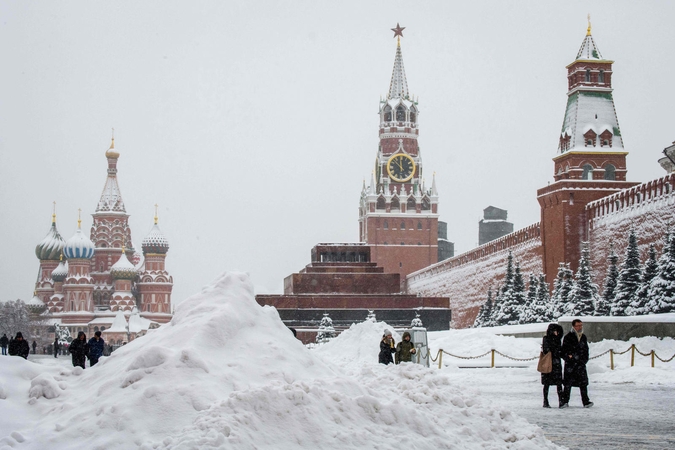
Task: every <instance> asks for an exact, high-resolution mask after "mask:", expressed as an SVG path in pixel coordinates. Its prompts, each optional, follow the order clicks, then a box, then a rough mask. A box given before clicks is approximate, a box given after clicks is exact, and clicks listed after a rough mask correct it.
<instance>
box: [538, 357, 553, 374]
mask: <svg viewBox="0 0 675 450" xmlns="http://www.w3.org/2000/svg"><path fill="white" fill-rule="evenodd" d="M552 371H553V355H551V352H548V353H544V352H539V363H538V364H537V372H541V373H551V372H552Z"/></svg>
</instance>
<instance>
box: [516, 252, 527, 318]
mask: <svg viewBox="0 0 675 450" xmlns="http://www.w3.org/2000/svg"><path fill="white" fill-rule="evenodd" d="M513 299H514V301H515V302H516V305H517V308H518V322H519V323H524V322H523V321H522V320H523V315H524V314H525V311H526V309H527V291H526V290H525V280H523V273H522V272H521V271H520V262H516V269H515V271H514V274H513Z"/></svg>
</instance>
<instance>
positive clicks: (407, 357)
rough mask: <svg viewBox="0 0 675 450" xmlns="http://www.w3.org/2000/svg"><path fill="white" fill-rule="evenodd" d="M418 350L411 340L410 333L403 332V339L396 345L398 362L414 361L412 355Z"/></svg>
mask: <svg viewBox="0 0 675 450" xmlns="http://www.w3.org/2000/svg"><path fill="white" fill-rule="evenodd" d="M416 352H417V350H416V349H415V344H413V343H412V342H410V333H409V332H407V331H406V332H405V333H403V340H402V341H401V342H399V343H398V345H397V346H396V355H395V356H396V364H399V363H402V362H410V361H412V355H414V354H415V353H416Z"/></svg>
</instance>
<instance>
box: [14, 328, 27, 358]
mask: <svg viewBox="0 0 675 450" xmlns="http://www.w3.org/2000/svg"><path fill="white" fill-rule="evenodd" d="M29 353H30V347H29V346H28V342H26V340H25V339H24V338H23V334H21V332H18V333H16V337H15V338H14V339H12V340H11V341H9V354H10V355H11V356H20V357H22V358H23V359H28V354H29Z"/></svg>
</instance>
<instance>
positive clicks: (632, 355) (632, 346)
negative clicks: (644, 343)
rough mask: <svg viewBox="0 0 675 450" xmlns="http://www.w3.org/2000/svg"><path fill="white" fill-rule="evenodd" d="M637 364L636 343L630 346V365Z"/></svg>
mask: <svg viewBox="0 0 675 450" xmlns="http://www.w3.org/2000/svg"><path fill="white" fill-rule="evenodd" d="M634 365H635V344H633V345H631V346H630V366H631V367H633V366H634Z"/></svg>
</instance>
